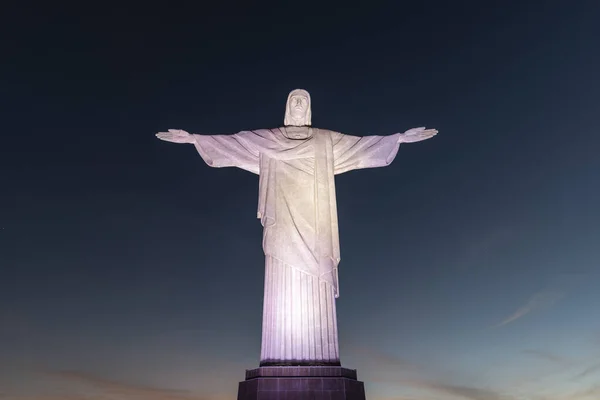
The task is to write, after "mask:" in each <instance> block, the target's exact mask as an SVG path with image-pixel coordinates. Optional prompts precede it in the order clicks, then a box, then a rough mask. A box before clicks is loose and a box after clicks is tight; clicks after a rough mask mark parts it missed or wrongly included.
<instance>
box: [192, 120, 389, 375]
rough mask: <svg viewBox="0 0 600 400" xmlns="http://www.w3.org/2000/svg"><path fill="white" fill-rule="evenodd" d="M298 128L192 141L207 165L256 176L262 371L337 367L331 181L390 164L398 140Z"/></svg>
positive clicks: (335, 245)
mask: <svg viewBox="0 0 600 400" xmlns="http://www.w3.org/2000/svg"><path fill="white" fill-rule="evenodd" d="M287 129H290V128H287ZM295 129H298V128H295ZM304 129H306V130H307V133H308V134H309V136H308V137H307V138H306V139H291V138H289V137H288V135H286V128H285V127H284V128H276V129H261V130H256V131H243V132H239V133H236V134H232V135H194V139H195V146H196V149H197V150H198V152H199V153H200V155H201V156H202V158H203V159H204V161H205V162H206V163H207V164H208V165H209V166H211V167H217V168H218V167H238V168H241V169H244V170H247V171H250V172H252V173H255V174H258V175H259V199H258V212H257V216H258V218H260V220H261V223H262V225H263V227H264V230H263V250H264V253H265V256H266V270H265V299H264V310H263V343H262V354H261V364H262V365H267V364H277V365H284V364H303V363H304V364H317V363H323V364H338V363H339V356H338V340H337V322H336V316H335V299H334V298H335V297H338V296H339V283H338V264H339V262H340V245H339V236H338V220H337V208H336V197H335V182H334V175H336V174H340V173H343V172H347V171H351V170H354V169H360V168H374V167H383V166H386V165H389V164H390V163H391V162H392V161H393V159H394V158H395V156H396V153H397V152H398V148H399V143H398V139H399V136H398V134H395V135H389V136H364V137H358V136H351V135H345V134H342V133H339V132H334V131H330V130H324V129H316V128H308V127H304Z"/></svg>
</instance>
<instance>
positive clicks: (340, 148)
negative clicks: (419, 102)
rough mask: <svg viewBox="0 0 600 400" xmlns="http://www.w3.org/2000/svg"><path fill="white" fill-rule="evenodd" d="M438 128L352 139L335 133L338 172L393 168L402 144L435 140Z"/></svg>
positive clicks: (336, 172)
mask: <svg viewBox="0 0 600 400" xmlns="http://www.w3.org/2000/svg"><path fill="white" fill-rule="evenodd" d="M436 134H437V130H435V129H425V128H424V127H423V128H414V129H409V130H408V131H406V132H404V133H395V134H393V135H388V136H377V135H373V136H352V135H345V134H343V133H334V136H333V154H334V157H335V162H334V173H335V174H342V173H344V172H348V171H352V170H354V169H363V168H377V167H385V166H387V165H390V164H391V162H392V161H394V158H396V154H397V153H398V148H399V147H400V143H414V142H419V141H421V140H426V139H429V138H432V137H434V136H435V135H436Z"/></svg>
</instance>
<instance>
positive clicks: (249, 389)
mask: <svg viewBox="0 0 600 400" xmlns="http://www.w3.org/2000/svg"><path fill="white" fill-rule="evenodd" d="M238 400H365V388H364V384H363V383H362V382H360V381H358V380H357V378H356V370H354V369H347V368H342V367H312V366H311V367H308V366H306V367H303V366H302V367H260V368H257V369H251V370H247V371H246V380H245V381H243V382H240V385H239V390H238Z"/></svg>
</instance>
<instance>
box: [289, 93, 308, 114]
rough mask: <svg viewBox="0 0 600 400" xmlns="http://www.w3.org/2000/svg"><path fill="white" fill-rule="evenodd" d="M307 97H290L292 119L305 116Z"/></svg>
mask: <svg viewBox="0 0 600 400" xmlns="http://www.w3.org/2000/svg"><path fill="white" fill-rule="evenodd" d="M307 111H308V99H307V98H306V96H302V95H294V96H292V97H291V98H290V114H291V115H292V117H293V118H294V119H304V118H306V112H307Z"/></svg>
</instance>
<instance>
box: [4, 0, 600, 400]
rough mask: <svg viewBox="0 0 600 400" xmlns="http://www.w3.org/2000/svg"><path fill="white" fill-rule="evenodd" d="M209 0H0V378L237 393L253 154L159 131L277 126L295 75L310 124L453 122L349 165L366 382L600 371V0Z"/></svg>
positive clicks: (450, 382)
mask: <svg viewBox="0 0 600 400" xmlns="http://www.w3.org/2000/svg"><path fill="white" fill-rule="evenodd" d="M84 3H85V2H84ZM201 3H202V2H194V4H193V5H188V6H182V5H177V4H175V3H173V5H168V3H166V2H161V3H160V4H154V3H152V2H146V3H145V4H143V5H128V4H127V3H126V2H121V3H120V4H119V5H118V7H114V8H110V7H109V6H108V5H105V4H102V5H93V6H92V5H89V4H82V3H80V4H78V5H71V6H69V7H66V6H62V5H61V4H59V3H56V2H51V3H48V4H47V5H42V4H40V5H38V6H33V5H31V4H27V5H23V6H13V7H12V8H9V9H5V10H4V11H3V13H2V14H3V16H5V17H7V18H6V21H4V22H3V23H2V25H1V27H0V29H1V30H2V35H1V36H0V37H1V39H0V40H1V43H2V52H1V54H2V62H1V63H0V70H1V74H0V76H1V77H2V82H1V91H2V96H0V121H1V123H2V134H1V137H2V141H1V142H0V171H1V172H0V188H1V189H0V399H1V400H58V399H62V400H83V399H86V400H101V399H102V400H106V399H110V400H138V399H144V400H204V399H214V400H221V399H233V398H235V396H236V393H237V384H238V382H239V381H240V380H242V379H243V376H244V370H245V369H250V368H254V367H256V366H257V365H258V358H259V352H260V329H261V312H262V290H263V287H262V285H263V273H264V270H263V268H264V267H263V255H262V249H261V226H260V223H259V221H258V220H257V219H256V218H255V217H256V203H257V194H258V186H257V185H258V178H257V176H255V175H252V174H250V173H248V172H245V171H242V170H237V169H233V168H225V169H212V168H210V167H208V166H206V165H205V164H204V162H203V161H202V159H201V158H200V156H199V155H198V154H197V153H196V151H195V150H194V148H193V147H192V146H189V145H174V144H170V143H165V142H161V141H159V140H157V139H156V138H155V137H154V133H156V132H158V131H164V130H166V129H168V128H180V129H185V130H188V131H190V132H193V133H234V132H237V131H240V130H245V129H254V128H272V127H277V126H280V125H281V124H282V123H283V114H284V106H285V99H286V96H287V94H288V92H289V91H290V90H291V89H294V88H297V87H301V88H305V89H307V90H308V91H309V92H310V93H311V95H312V100H313V125H314V126H317V127H322V128H328V129H333V130H337V131H340V132H344V133H349V134H355V135H366V134H381V135H386V134H392V133H395V132H398V131H405V130H407V129H409V128H412V127H418V126H427V127H431V128H437V129H439V131H440V133H439V135H438V136H437V137H435V138H434V139H432V140H429V141H425V142H422V143H416V144H405V145H402V146H401V147H400V151H399V153H398V156H397V158H396V160H395V161H394V162H393V163H392V165H391V166H389V167H387V168H380V169H370V170H359V171H353V172H349V173H347V174H343V175H339V176H338V177H337V178H336V184H337V194H338V210H339V219H340V240H341V246H342V262H341V264H340V284H341V297H340V298H339V300H338V319H339V330H340V342H341V344H340V346H341V349H340V350H341V357H342V363H343V365H345V366H346V367H350V368H356V369H357V370H358V374H359V379H361V380H363V381H365V385H366V391H367V397H368V398H369V399H371V400H400V399H402V400H453V399H454V400H456V399H459V400H460V399H466V400H592V399H598V398H600V383H599V382H600V289H599V287H600V212H599V211H598V204H600V185H599V178H598V175H599V173H600V157H599V156H598V149H599V148H600V136H599V135H598V133H599V132H598V125H599V124H598V117H599V116H600V78H599V71H600V50H599V49H600V24H598V20H600V3H598V2H597V1H596V0H582V1H577V0H575V1H570V2H566V1H545V2H534V1H529V2H521V1H503V2H482V1H459V2H456V1H454V2H445V1H422V2H418V1H412V2H407V4H406V5H402V4H401V3H400V2H393V3H397V4H396V5H395V6H390V5H389V4H392V2H390V3H389V4H388V5H387V6H385V7H384V6H380V7H375V5H374V4H373V3H372V2H369V4H370V5H372V8H364V7H365V6H364V5H363V6H362V7H363V8H352V7H351V4H350V3H347V4H345V5H344V6H342V7H333V6H329V5H321V6H319V7H318V8H312V7H310V6H309V5H308V4H304V3H297V4H296V5H295V6H293V4H289V5H288V7H287V8H284V7H283V6H278V7H276V8H268V7H266V6H258V5H252V4H250V2H240V4H237V3H231V2H226V3H224V4H223V5H215V4H213V5H212V6H210V7H207V6H202V5H201ZM295 15H296V17H294V16H295Z"/></svg>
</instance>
